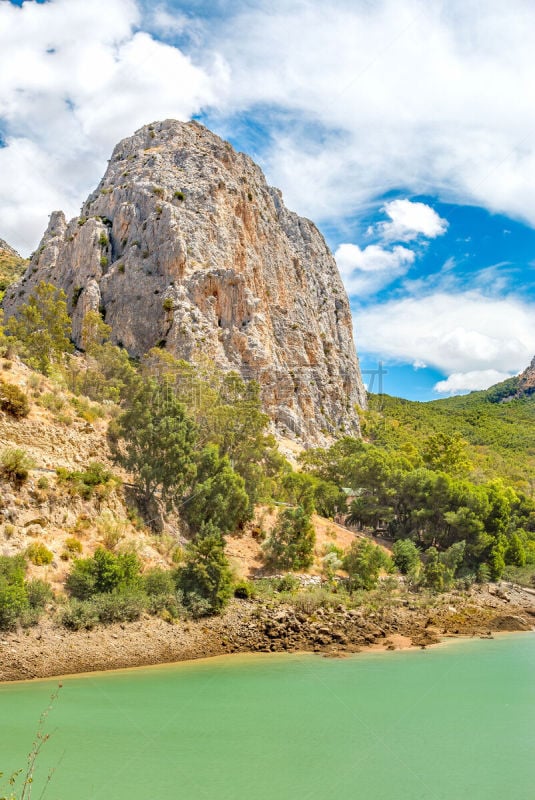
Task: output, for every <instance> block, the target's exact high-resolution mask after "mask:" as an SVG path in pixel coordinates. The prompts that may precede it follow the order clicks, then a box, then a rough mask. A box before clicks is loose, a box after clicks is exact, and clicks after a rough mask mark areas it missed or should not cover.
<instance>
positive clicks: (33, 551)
mask: <svg viewBox="0 0 535 800" xmlns="http://www.w3.org/2000/svg"><path fill="white" fill-rule="evenodd" d="M26 556H27V558H28V559H29V560H30V561H31V562H32V564H34V565H35V566H36V567H43V566H46V565H47V564H51V563H52V561H53V559H54V554H53V553H52V552H51V551H50V550H49V549H48V547H47V546H46V545H45V544H43V543H42V542H32V543H31V544H30V545H28V547H27V548H26Z"/></svg>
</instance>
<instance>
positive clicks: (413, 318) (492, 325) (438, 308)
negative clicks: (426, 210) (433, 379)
mask: <svg viewBox="0 0 535 800" xmlns="http://www.w3.org/2000/svg"><path fill="white" fill-rule="evenodd" d="M533 311H534V309H533V306H532V305H530V304H528V303H524V302H522V301H521V300H519V299H517V298H514V297H506V298H501V299H499V298H498V299H496V298H492V297H486V296H484V295H483V294H482V293H481V292H478V291H471V292H458V293H453V294H447V293H444V292H436V293H433V294H429V295H427V296H421V297H419V298H405V299H401V300H391V301H389V302H387V303H383V304H379V305H375V306H370V307H368V308H362V309H360V311H359V312H358V314H357V322H358V325H357V330H356V341H357V346H358V347H359V348H360V350H361V352H366V353H369V354H373V355H375V356H377V357H380V358H382V359H384V360H386V361H388V360H390V361H399V362H409V363H413V364H414V363H418V362H422V363H425V364H427V365H428V366H430V367H434V368H435V369H438V370H439V371H440V372H442V373H444V374H445V375H448V376H453V375H454V374H455V373H463V374H466V373H476V372H477V373H480V374H481V373H482V372H484V371H486V370H495V371H496V372H497V373H499V374H500V375H502V374H504V375H511V374H514V373H516V372H519V371H520V370H522V369H524V368H525V367H526V366H527V364H529V363H530V361H531V359H532V358H533V353H535V314H534V313H533ZM491 382H493V381H492V380H491ZM488 385H490V383H489V384H488ZM448 391H449V390H448Z"/></svg>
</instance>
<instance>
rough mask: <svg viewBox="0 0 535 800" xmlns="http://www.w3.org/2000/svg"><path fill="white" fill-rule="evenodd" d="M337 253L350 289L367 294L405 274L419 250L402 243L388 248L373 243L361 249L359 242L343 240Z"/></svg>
mask: <svg viewBox="0 0 535 800" xmlns="http://www.w3.org/2000/svg"><path fill="white" fill-rule="evenodd" d="M334 257H335V259H336V263H337V264H338V269H339V270H340V275H341V277H342V280H343V282H344V285H345V287H346V291H347V293H348V294H349V295H354V296H356V297H364V296H367V295H370V294H373V293H374V292H377V291H379V290H380V289H382V288H383V287H384V286H388V284H390V283H392V282H393V281H394V280H395V279H396V278H399V277H400V276H401V275H405V273H406V272H407V270H408V269H409V267H410V266H411V264H412V263H413V261H414V258H415V254H414V253H413V251H412V250H409V249H408V248H406V247H402V246H401V245H398V246H396V247H394V248H392V250H385V249H384V248H382V247H379V245H376V244H371V245H368V247H365V248H364V249H363V250H361V248H360V247H359V246H358V245H356V244H341V245H340V246H339V247H338V249H337V251H336V253H335V254H334Z"/></svg>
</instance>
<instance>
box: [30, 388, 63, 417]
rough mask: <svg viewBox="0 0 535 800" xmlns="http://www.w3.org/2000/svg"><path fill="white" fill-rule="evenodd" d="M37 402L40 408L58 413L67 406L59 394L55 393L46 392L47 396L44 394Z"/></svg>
mask: <svg viewBox="0 0 535 800" xmlns="http://www.w3.org/2000/svg"><path fill="white" fill-rule="evenodd" d="M37 402H38V403H39V405H40V406H42V407H43V408H46V409H47V410H48V411H53V412H56V413H57V412H58V411H61V409H62V408H63V406H64V405H65V400H64V399H63V397H62V396H61V395H59V394H55V393H54V392H45V394H42V395H41V397H40V398H39V400H38V401H37Z"/></svg>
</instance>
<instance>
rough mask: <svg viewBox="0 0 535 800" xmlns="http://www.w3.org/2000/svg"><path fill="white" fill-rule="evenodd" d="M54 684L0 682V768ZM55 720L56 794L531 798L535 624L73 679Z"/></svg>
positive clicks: (10, 759) (9, 763) (207, 799)
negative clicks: (326, 654) (463, 636)
mask: <svg viewBox="0 0 535 800" xmlns="http://www.w3.org/2000/svg"><path fill="white" fill-rule="evenodd" d="M54 685H55V684H54V682H50V681H40V682H35V683H20V684H11V685H9V684H4V685H0V719H1V724H0V770H4V771H8V770H11V769H14V768H15V767H17V766H18V765H22V763H23V761H24V756H25V753H26V751H27V750H28V748H29V745H30V743H31V738H32V734H33V732H34V730H35V723H36V719H37V717H38V716H39V713H40V711H41V710H42V709H43V708H44V707H45V706H46V705H47V698H48V696H49V695H50V693H51V691H52V690H53V687H54ZM48 730H50V731H51V732H52V734H53V735H52V738H51V739H50V741H49V742H47V744H46V749H45V750H44V751H43V756H42V768H41V776H42V774H43V771H46V769H48V768H49V767H55V768H56V771H55V774H54V776H53V779H52V783H51V785H50V787H49V790H48V792H47V795H46V797H47V798H50V800H89V798H91V799H92V800H97V798H98V800H123V798H125V799H126V798H128V800H138V799H139V800H141V799H142V798H143V800H149V798H150V800H152V798H158V800H167V798H177V799H178V798H180V799H182V798H184V799H185V800H194V799H195V800H197V799H198V800H216V799H217V800H238V798H244V800H265V799H266V800H267V798H270V800H272V799H273V800H290V798H291V800H297V798H299V800H307V799H309V800H312V799H313V798H329V800H338V799H339V798H340V800H341V799H342V798H344V799H345V798H348V799H349V798H350V799H351V800H354V799H356V798H366V800H372V799H373V800H382V798H385V800H386V798H388V800H418V798H422V800H479V799H480V798H481V800H483V799H484V800H503V798H506V799H507V800H528V798H529V800H533V798H534V797H535V635H532V634H524V635H513V636H507V637H503V638H499V639H496V640H493V641H479V640H474V641H469V642H460V643H454V644H450V645H447V646H444V647H442V648H436V649H431V650H426V651H414V652H406V653H385V654H364V655H359V656H355V657H351V658H348V659H344V660H328V659H324V658H320V657H317V656H312V655H310V656H309V655H307V656H296V655H284V656H269V655H265V656H251V657H239V658H233V657H229V658H225V659H215V660H208V661H204V662H197V663H189V664H183V665H177V666H169V667H156V668H148V669H142V670H130V671H123V672H115V673H105V674H96V675H93V676H83V677H78V678H68V679H66V680H64V681H63V689H62V691H61V695H60V698H59V700H58V701H57V703H56V705H55V707H54V709H53V711H52V713H51V715H50V717H49V720H48ZM0 796H1V792H0ZM33 797H34V800H37V798H38V797H39V792H37V791H35V792H34V795H33Z"/></svg>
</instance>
